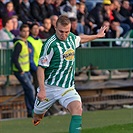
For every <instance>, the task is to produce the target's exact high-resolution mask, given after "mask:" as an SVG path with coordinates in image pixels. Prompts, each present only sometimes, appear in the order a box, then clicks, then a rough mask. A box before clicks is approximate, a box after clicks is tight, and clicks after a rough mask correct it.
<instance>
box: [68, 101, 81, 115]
mask: <svg viewBox="0 0 133 133" xmlns="http://www.w3.org/2000/svg"><path fill="white" fill-rule="evenodd" d="M68 109H69V111H70V113H71V114H72V115H82V110H83V109H82V105H81V103H75V104H74V105H72V106H70V107H69V108H68Z"/></svg>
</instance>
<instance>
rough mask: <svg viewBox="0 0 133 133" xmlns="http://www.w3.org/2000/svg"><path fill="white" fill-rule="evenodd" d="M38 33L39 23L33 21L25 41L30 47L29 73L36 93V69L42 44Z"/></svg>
mask: <svg viewBox="0 0 133 133" xmlns="http://www.w3.org/2000/svg"><path fill="white" fill-rule="evenodd" d="M38 34H39V25H38V24H37V23H33V24H32V25H31V26H30V36H29V37H28V38H27V41H28V47H29V49H30V73H31V74H32V77H33V85H34V88H35V92H36V93H37V87H38V80H37V73H36V71H37V66H38V60H39V57H40V52H41V48H42V45H43V43H42V41H41V39H40V38H39V37H38Z"/></svg>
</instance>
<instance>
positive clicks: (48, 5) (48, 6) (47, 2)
mask: <svg viewBox="0 0 133 133" xmlns="http://www.w3.org/2000/svg"><path fill="white" fill-rule="evenodd" d="M45 6H46V10H47V12H48V13H49V17H50V16H52V15H53V14H54V12H53V6H52V0H45Z"/></svg>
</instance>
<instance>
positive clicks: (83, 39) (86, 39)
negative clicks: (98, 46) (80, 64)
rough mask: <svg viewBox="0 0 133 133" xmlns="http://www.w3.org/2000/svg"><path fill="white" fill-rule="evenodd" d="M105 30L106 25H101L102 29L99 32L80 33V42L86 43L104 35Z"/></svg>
mask: <svg viewBox="0 0 133 133" xmlns="http://www.w3.org/2000/svg"><path fill="white" fill-rule="evenodd" d="M105 30H106V27H105V26H104V27H101V29H100V30H99V32H98V33H97V34H96V35H79V36H80V38H81V40H80V43H86V42H89V41H92V40H95V39H98V38H101V37H104V36H105V33H104V32H105Z"/></svg>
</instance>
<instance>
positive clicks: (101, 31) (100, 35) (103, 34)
mask: <svg viewBox="0 0 133 133" xmlns="http://www.w3.org/2000/svg"><path fill="white" fill-rule="evenodd" d="M106 28H107V27H106V26H103V27H101V28H100V30H99V32H98V33H97V35H98V37H99V38H101V37H104V36H105V30H106Z"/></svg>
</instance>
